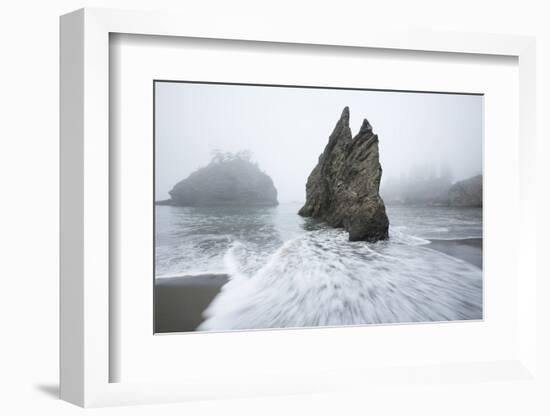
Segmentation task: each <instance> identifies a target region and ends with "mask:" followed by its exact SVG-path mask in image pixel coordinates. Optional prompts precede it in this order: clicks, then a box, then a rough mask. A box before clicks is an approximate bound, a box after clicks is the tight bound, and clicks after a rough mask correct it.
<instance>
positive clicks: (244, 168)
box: [157, 152, 278, 207]
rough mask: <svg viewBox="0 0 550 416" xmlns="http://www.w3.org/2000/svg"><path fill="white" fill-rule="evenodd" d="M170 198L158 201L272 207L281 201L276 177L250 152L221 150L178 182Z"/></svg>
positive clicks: (172, 203) (203, 204)
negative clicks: (224, 151) (269, 174)
mask: <svg viewBox="0 0 550 416" xmlns="http://www.w3.org/2000/svg"><path fill="white" fill-rule="evenodd" d="M169 194H170V199H167V200H164V201H158V202H157V205H172V206H188V207H208V206H243V207H272V206H276V205H277V204H278V201H277V189H275V186H274V185H273V180H272V179H271V178H270V177H269V176H268V175H267V174H266V173H264V172H262V171H261V170H260V168H259V167H258V166H257V165H256V164H255V163H253V162H251V161H250V156H249V155H248V153H247V152H239V153H236V154H231V153H217V154H216V155H215V156H214V158H213V159H212V161H211V162H210V163H209V164H208V165H207V166H205V167H203V168H200V169H198V170H196V171H195V172H193V173H192V174H191V175H189V176H188V177H187V178H185V179H183V180H181V181H180V182H178V183H177V184H175V185H174V187H173V188H172V190H171V191H170V192H169Z"/></svg>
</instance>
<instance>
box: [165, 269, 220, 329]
mask: <svg viewBox="0 0 550 416" xmlns="http://www.w3.org/2000/svg"><path fill="white" fill-rule="evenodd" d="M227 279H228V276H227V275H225V274H209V275H200V276H183V277H171V278H162V279H156V282H155V297H156V299H155V332H156V333H165V332H188V331H194V330H195V329H196V328H197V326H198V325H199V324H200V323H201V322H202V321H203V317H202V312H203V311H204V310H205V309H206V308H207V306H208V305H209V304H210V302H212V300H213V299H214V297H215V296H216V295H217V294H218V293H219V291H220V289H221V287H222V286H223V285H224V284H225V283H226V282H227Z"/></svg>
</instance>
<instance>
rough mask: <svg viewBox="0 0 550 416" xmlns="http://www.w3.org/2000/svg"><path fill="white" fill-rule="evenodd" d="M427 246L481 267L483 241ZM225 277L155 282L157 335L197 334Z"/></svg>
mask: <svg viewBox="0 0 550 416" xmlns="http://www.w3.org/2000/svg"><path fill="white" fill-rule="evenodd" d="M425 247H427V248H431V249H434V250H438V251H440V252H442V253H445V254H447V255H449V256H453V257H456V258H459V259H461V260H464V261H466V262H469V263H471V264H473V265H475V266H477V267H480V268H481V267H482V249H483V240H482V239H481V238H469V239H464V240H431V242H430V244H429V245H426V246H425ZM227 281H228V276H227V275H225V274H207V275H199V276H184V277H172V278H162V279H157V280H156V283H155V289H156V290H155V332H156V333H166V332H189V331H195V329H196V328H197V326H199V324H200V323H201V322H202V321H203V320H204V319H203V316H202V313H203V311H204V310H205V309H206V308H207V307H208V305H210V303H211V302H212V300H213V299H214V298H215V297H216V295H217V294H218V293H219V292H220V289H221V287H222V286H223V285H224V284H225V283H227Z"/></svg>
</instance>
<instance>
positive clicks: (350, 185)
mask: <svg viewBox="0 0 550 416" xmlns="http://www.w3.org/2000/svg"><path fill="white" fill-rule="evenodd" d="M381 177H382V167H381V166H380V162H379V155H378V136H377V135H376V134H374V133H373V132H372V126H371V125H370V124H369V122H368V121H367V120H366V119H365V120H364V121H363V125H362V126H361V129H360V131H359V133H358V134H357V135H356V136H355V137H353V138H352V135H351V129H350V127H349V108H348V107H346V108H345V109H344V111H343V112H342V115H341V117H340V120H339V121H338V123H336V127H335V128H334V131H333V132H332V134H331V135H330V137H329V140H328V144H327V146H326V147H325V150H324V151H323V153H322V154H321V156H320V157H319V161H318V163H317V166H315V168H314V169H313V171H312V172H311V174H310V175H309V178H308V180H307V184H306V203H305V205H304V206H303V207H302V208H301V209H300V211H299V212H298V214H300V215H301V216H304V217H313V218H318V219H320V220H323V221H325V222H327V223H328V224H329V225H331V226H333V227H343V228H344V229H345V230H346V231H348V232H349V239H350V241H359V240H365V241H371V242H372V241H378V240H385V239H387V238H388V227H389V221H388V217H387V215H386V208H385V206H384V201H382V198H381V197H380V195H379V193H378V191H379V188H380V179H381Z"/></svg>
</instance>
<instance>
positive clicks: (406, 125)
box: [155, 82, 483, 203]
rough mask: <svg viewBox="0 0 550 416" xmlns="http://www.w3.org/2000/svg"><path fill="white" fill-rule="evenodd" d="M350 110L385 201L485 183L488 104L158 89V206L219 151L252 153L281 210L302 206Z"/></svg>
mask: <svg viewBox="0 0 550 416" xmlns="http://www.w3.org/2000/svg"><path fill="white" fill-rule="evenodd" d="M345 106H348V107H349V108H350V113H351V119H350V127H351V129H352V133H353V134H354V135H355V134H356V133H357V132H358V130H359V128H360V126H361V123H362V121H363V119H364V118H367V119H368V120H369V122H370V123H371V125H372V126H373V131H374V132H375V133H376V134H377V135H378V137H379V148H380V162H381V164H382V168H383V175H382V185H381V188H382V189H381V193H382V195H383V196H384V193H386V194H395V193H396V192H397V193H398V192H399V190H400V188H402V187H410V184H411V183H421V182H422V181H427V180H429V181H433V180H436V181H437V180H440V179H441V178H442V179H441V180H443V181H447V182H456V181H459V180H462V179H465V178H469V177H471V176H474V175H477V174H481V173H482V147H483V146H482V143H483V142H482V137H483V97H482V96H476V95H459V94H433V93H406V92H386V91H351V90H334V89H308V88H284V87H258V86H237V85H209V84H188V83H172V82H157V83H156V86H155V108H156V111H155V162H156V171H155V192H156V195H155V199H156V200H162V199H166V198H168V197H169V195H168V191H170V190H171V189H172V187H173V186H174V185H175V184H176V183H177V182H178V181H180V180H182V179H184V178H186V177H187V176H188V175H189V174H191V173H192V172H194V171H195V170H196V169H197V168H199V167H202V166H205V165H207V164H208V163H209V162H210V160H211V158H212V151H213V150H215V149H217V150H220V151H223V152H238V151H241V150H249V151H250V152H251V153H252V160H253V161H255V162H257V163H258V165H259V167H260V168H261V169H262V170H263V171H264V172H266V173H267V174H268V175H269V176H270V177H271V178H272V179H273V181H274V183H275V187H276V188H277V191H278V198H279V202H281V203H284V202H291V201H304V200H305V184H306V181H307V177H308V175H309V174H310V172H311V170H312V169H313V168H314V167H315V165H316V163H317V160H318V157H319V155H320V154H321V153H322V151H323V149H324V147H325V146H326V144H327V142H328V137H329V135H330V133H331V132H332V130H333V128H334V125H335V124H336V122H337V121H338V119H339V117H340V114H341V113H342V110H343V108H344V107H345Z"/></svg>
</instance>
